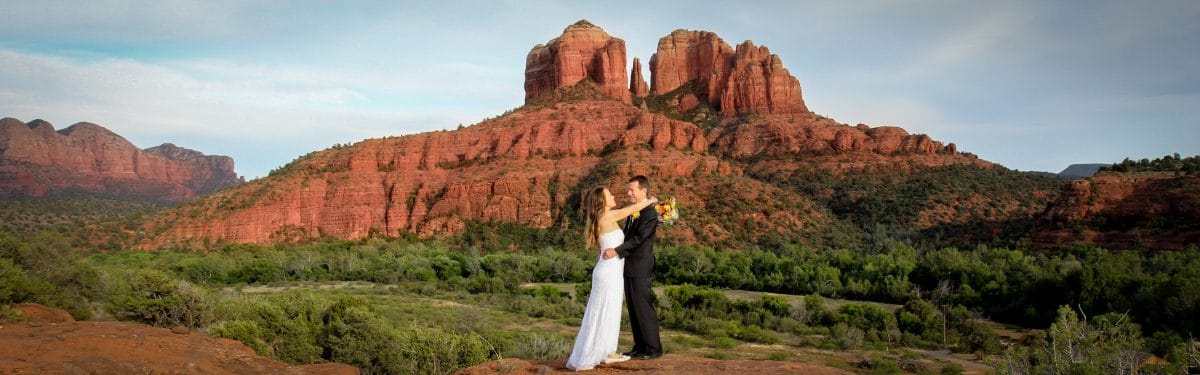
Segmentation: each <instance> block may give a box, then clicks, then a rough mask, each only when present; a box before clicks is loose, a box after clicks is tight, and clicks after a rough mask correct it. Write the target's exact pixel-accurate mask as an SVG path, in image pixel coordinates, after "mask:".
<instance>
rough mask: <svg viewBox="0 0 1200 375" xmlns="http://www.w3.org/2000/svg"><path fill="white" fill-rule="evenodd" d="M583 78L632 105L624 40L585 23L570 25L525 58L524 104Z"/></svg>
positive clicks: (584, 21)
mask: <svg viewBox="0 0 1200 375" xmlns="http://www.w3.org/2000/svg"><path fill="white" fill-rule="evenodd" d="M584 79H590V80H592V81H593V82H595V83H596V86H598V87H599V88H600V91H602V92H604V93H605V94H608V95H609V96H611V97H613V98H616V99H618V100H621V101H623V102H625V103H629V102H630V100H631V99H630V96H629V94H630V93H629V87H628V86H626V82H628V80H627V77H626V76H625V41H624V40H621V39H619V38H614V37H612V36H611V35H608V33H606V32H604V30H603V29H601V28H599V27H597V26H596V25H593V24H591V23H590V22H588V21H586V20H581V21H579V22H576V23H575V24H573V25H571V26H567V28H566V29H564V30H563V33H562V35H560V36H559V37H557V38H554V39H551V40H550V41H549V42H546V44H545V45H541V44H539V45H536V46H534V47H533V49H532V50H530V51H529V55H528V56H526V57H525V102H526V103H528V102H529V101H530V100H533V99H535V98H537V97H539V96H542V95H544V94H546V93H548V92H550V91H554V90H555V89H557V88H560V87H566V86H572V85H574V84H576V83H578V82H579V81H582V80H584Z"/></svg>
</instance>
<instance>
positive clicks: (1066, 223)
mask: <svg viewBox="0 0 1200 375" xmlns="http://www.w3.org/2000/svg"><path fill="white" fill-rule="evenodd" d="M1196 223H1200V176H1181V177H1176V176H1172V175H1170V174H1153V173H1150V174H1102V175H1097V176H1095V177H1091V178H1085V179H1078V180H1073V181H1071V182H1068V183H1067V184H1066V185H1065V186H1064V187H1063V190H1062V193H1060V194H1059V196H1058V198H1057V199H1056V200H1055V201H1054V203H1052V204H1051V205H1050V207H1048V208H1047V209H1046V212H1045V213H1044V214H1043V215H1042V217H1041V218H1040V219H1039V220H1038V223H1037V228H1036V232H1035V235H1034V238H1033V241H1034V245H1035V246H1037V247H1041V248H1053V247H1058V246H1061V245H1067V244H1072V243H1085V244H1094V245H1099V246H1102V247H1105V248H1109V249H1114V250H1119V249H1135V248H1145V249H1156V250H1180V249H1183V248H1184V247H1186V246H1188V245H1200V226H1198V225H1197V224H1196Z"/></svg>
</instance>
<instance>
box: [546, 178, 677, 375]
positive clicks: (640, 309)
mask: <svg viewBox="0 0 1200 375" xmlns="http://www.w3.org/2000/svg"><path fill="white" fill-rule="evenodd" d="M627 188H628V191H627V192H626V194H627V195H628V197H629V199H630V200H631V201H632V204H630V205H627V206H625V207H623V208H616V205H617V204H616V199H615V198H613V195H612V193H611V192H609V191H608V189H606V188H604V187H597V188H593V189H590V190H587V191H584V192H583V197H582V200H581V202H580V209H581V210H582V211H583V223H584V230H583V236H584V238H585V239H586V240H587V243H588V247H589V248H593V249H596V250H598V251H597V254H598V257H597V258H598V261H597V262H596V268H595V269H593V270H592V291H591V293H590V294H589V295H588V303H587V308H586V309H584V313H583V323H582V325H580V327H579V335H578V336H576V337H575V347H574V348H573V349H572V350H571V357H570V358H569V359H567V368H569V369H572V370H575V371H582V370H590V369H592V368H594V367H595V366H596V365H598V364H602V363H614V362H620V361H625V360H628V359H630V358H637V359H655V358H658V357H659V356H661V355H662V343H661V342H660V340H659V337H658V315H657V314H656V313H655V311H654V306H653V305H652V304H651V302H650V301H651V294H650V293H653V292H652V291H651V290H650V281H651V280H652V279H653V277H654V235H655V232H656V231H657V230H658V211H657V210H655V209H654V207H653V205H654V204H655V203H657V202H658V200H657V199H655V198H651V197H647V196H648V195H649V193H650V180H649V179H647V178H646V176H636V177H634V178H631V179H629V183H628V185H627ZM621 220H624V221H625V229H623V230H622V229H621V228H620V227H619V226H618V225H617V223H618V222H619V221H621ZM622 300H624V301H625V302H626V304H627V305H628V306H629V323H630V324H629V325H630V327H631V328H632V330H633V350H631V351H628V352H625V353H618V352H617V338H618V337H619V336H620V333H621V302H622Z"/></svg>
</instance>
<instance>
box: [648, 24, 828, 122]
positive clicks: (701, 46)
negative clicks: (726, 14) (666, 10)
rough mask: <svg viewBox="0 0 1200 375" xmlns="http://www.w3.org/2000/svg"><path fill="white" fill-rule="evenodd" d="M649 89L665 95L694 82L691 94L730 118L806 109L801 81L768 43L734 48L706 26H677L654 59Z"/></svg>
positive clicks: (791, 112)
mask: <svg viewBox="0 0 1200 375" xmlns="http://www.w3.org/2000/svg"><path fill="white" fill-rule="evenodd" d="M650 79H651V82H652V83H651V87H650V89H651V91H652V92H654V93H655V94H666V93H669V92H671V91H674V90H675V89H678V88H679V87H681V86H683V85H685V84H687V83H689V82H693V86H692V91H693V94H694V95H696V96H698V97H699V98H700V99H701V100H705V101H707V102H708V104H709V105H710V106H712V107H713V108H716V109H718V110H719V111H720V113H721V114H722V115H724V116H726V117H734V116H745V115H750V114H795V113H804V112H808V107H807V106H806V105H805V104H804V99H803V97H802V96H801V93H800V81H798V80H797V79H796V78H795V77H793V76H792V75H791V73H789V72H788V71H787V69H785V68H784V67H783V63H782V62H781V61H780V59H779V56H778V55H775V54H772V53H771V51H770V50H769V49H767V47H765V46H760V47H756V46H755V45H754V43H753V42H751V41H745V42H743V43H742V44H740V45H738V46H737V49H736V50H734V49H733V48H731V47H730V46H729V44H727V43H725V41H724V40H722V39H721V38H720V37H719V36H717V35H716V34H714V33H712V32H708V31H689V30H675V31H674V32H672V33H671V34H670V35H667V36H665V37H662V39H659V41H658V52H657V53H655V54H654V56H653V57H651V58H650Z"/></svg>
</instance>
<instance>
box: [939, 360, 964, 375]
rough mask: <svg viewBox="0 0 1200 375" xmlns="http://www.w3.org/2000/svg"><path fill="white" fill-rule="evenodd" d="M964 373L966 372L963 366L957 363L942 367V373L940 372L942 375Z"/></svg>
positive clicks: (959, 374) (960, 374)
mask: <svg viewBox="0 0 1200 375" xmlns="http://www.w3.org/2000/svg"><path fill="white" fill-rule="evenodd" d="M963 372H965V370H964V369H963V367H962V366H960V365H959V364H957V363H951V364H947V365H946V367H942V371H941V372H940V374H942V375H962V374H963Z"/></svg>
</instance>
